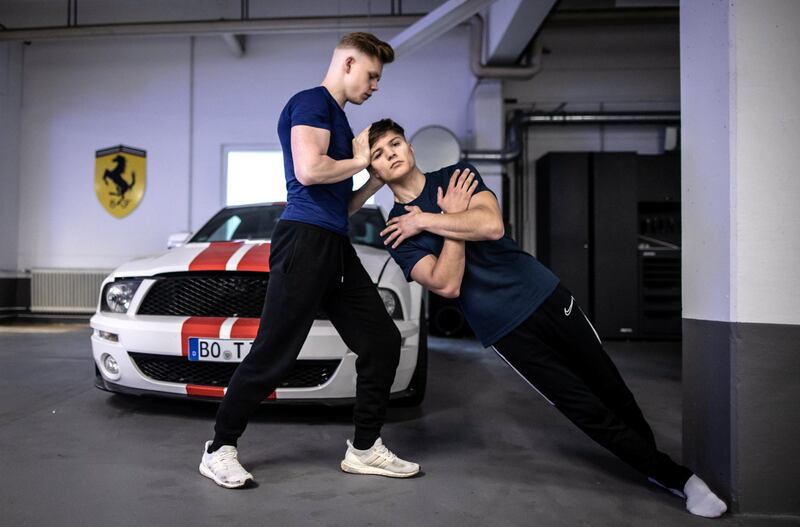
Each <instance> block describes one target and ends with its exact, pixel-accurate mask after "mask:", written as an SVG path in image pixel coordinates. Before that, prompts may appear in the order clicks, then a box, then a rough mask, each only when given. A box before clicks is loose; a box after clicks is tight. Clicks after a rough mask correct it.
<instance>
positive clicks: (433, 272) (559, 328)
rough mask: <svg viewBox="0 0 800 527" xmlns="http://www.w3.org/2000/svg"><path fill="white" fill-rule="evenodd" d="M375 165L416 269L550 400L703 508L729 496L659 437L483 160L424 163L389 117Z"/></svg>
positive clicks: (389, 230) (377, 132)
mask: <svg viewBox="0 0 800 527" xmlns="http://www.w3.org/2000/svg"><path fill="white" fill-rule="evenodd" d="M369 143H370V148H371V158H370V160H371V168H370V171H371V172H372V174H373V175H374V176H375V177H378V178H379V179H381V180H383V181H384V182H385V183H386V184H388V185H389V187H390V188H391V189H392V192H393V193H394V196H395V200H396V203H395V205H394V208H393V209H392V211H391V213H390V214H389V218H390V219H389V221H388V223H387V227H386V229H385V230H384V231H383V232H381V235H382V236H386V238H385V243H386V244H387V245H388V246H389V250H390V252H391V253H392V257H393V258H394V259H395V261H396V262H397V263H398V264H399V265H400V267H401V268H402V269H403V271H404V273H405V275H406V278H407V279H408V280H409V281H411V280H415V281H417V282H419V283H420V284H422V285H423V286H425V287H427V288H428V289H429V290H431V291H433V292H435V293H438V294H440V295H443V296H445V297H450V298H458V302H459V305H460V307H461V308H462V310H463V312H464V316H465V317H466V319H467V321H468V322H469V323H470V326H472V328H473V329H474V330H475V333H476V335H477V336H478V338H479V339H480V341H481V343H482V344H483V345H484V346H491V347H492V348H493V349H494V350H495V352H497V354H498V355H500V357H501V358H502V359H503V360H505V361H506V362H507V363H508V364H509V365H510V366H511V367H512V368H514V370H515V371H516V372H517V373H519V374H520V375H521V376H522V377H523V378H524V379H525V380H526V381H528V383H529V384H530V385H531V386H532V387H533V388H534V389H536V390H537V391H538V392H539V393H540V394H541V395H542V396H543V397H544V398H545V400H547V402H548V403H550V404H551V405H553V406H555V407H556V409H558V410H559V411H560V412H561V413H563V414H564V415H565V416H566V417H567V418H568V419H569V420H570V421H572V422H573V423H574V424H575V425H577V426H578V427H579V428H580V429H581V430H583V431H584V432H585V433H586V434H587V435H588V436H589V437H591V438H592V439H594V440H595V441H596V442H597V443H599V444H600V445H602V446H603V447H605V448H607V449H608V450H610V451H611V452H612V453H614V454H615V455H617V456H618V457H619V458H620V459H622V460H623V461H625V462H626V463H628V464H629V465H631V466H632V467H634V468H635V469H637V470H638V471H639V472H641V473H642V474H644V475H645V476H646V477H648V478H650V480H651V481H653V482H655V483H657V484H658V485H660V486H662V487H665V488H666V489H668V490H669V491H671V492H672V493H673V494H676V495H678V496H681V497H683V498H685V499H686V509H687V510H688V511H689V512H691V513H692V514H696V515H699V516H705V517H709V518H715V517H718V516H721V515H722V514H723V513H724V512H725V511H726V510H727V507H726V505H725V503H724V502H722V500H720V499H719V498H718V497H717V496H716V495H715V494H714V493H713V492H712V491H711V490H710V489H709V488H708V486H707V485H706V484H705V483H704V482H703V480H701V479H700V478H699V477H698V476H696V475H695V474H693V473H692V471H691V470H689V469H688V468H686V467H684V466H681V465H679V464H677V463H675V462H674V461H673V460H672V459H670V458H669V456H667V455H666V454H664V453H663V452H660V451H659V450H658V449H657V447H656V441H655V437H654V435H653V431H652V430H651V428H650V425H649V424H648V423H647V421H646V420H645V418H644V415H643V414H642V411H641V410H640V409H639V406H638V405H637V404H636V401H635V399H634V398H633V394H631V392H630V390H629V389H628V387H627V386H626V385H625V382H624V381H623V380H622V377H621V376H620V374H619V372H618V371H617V369H616V367H615V366H614V363H613V362H612V361H611V359H610V358H609V356H608V355H607V354H606V352H605V351H604V350H603V345H602V343H601V342H600V338H599V337H598V336H597V333H596V332H595V330H594V328H593V327H592V325H591V323H590V322H589V320H588V319H587V318H586V316H585V315H584V314H583V311H581V308H580V307H579V306H578V305H577V303H576V302H575V299H574V298H573V297H572V294H571V293H570V292H569V291H568V290H567V289H566V288H564V287H563V286H562V285H561V284H560V283H559V279H558V278H557V277H556V276H555V275H554V274H553V273H552V272H550V270H549V269H547V268H546V267H545V266H543V265H542V264H541V263H539V262H538V261H537V260H536V259H535V258H534V257H533V256H531V255H530V254H528V253H526V252H524V251H523V250H522V249H520V248H519V247H518V246H517V244H516V243H515V242H514V241H513V240H512V239H511V238H510V237H508V236H506V235H505V233H504V229H503V220H502V216H501V214H500V207H499V205H498V203H497V199H496V198H495V196H494V194H493V193H492V192H491V191H490V190H489V189H488V188H487V187H486V186H485V185H484V184H483V182H482V181H481V178H480V175H479V174H478V173H477V171H476V170H475V168H474V167H472V166H471V165H467V164H465V163H460V164H457V165H453V166H450V167H445V168H442V169H440V170H437V171H434V172H430V173H428V174H423V173H422V172H421V171H420V170H419V169H418V168H417V167H416V163H415V160H414V150H413V148H412V147H411V145H409V144H408V143H407V142H406V140H405V134H404V131H403V129H402V128H401V127H400V126H399V125H398V124H397V123H395V122H394V121H391V120H389V119H384V120H382V121H378V122H376V123H373V124H372V126H371V127H370V130H369Z"/></svg>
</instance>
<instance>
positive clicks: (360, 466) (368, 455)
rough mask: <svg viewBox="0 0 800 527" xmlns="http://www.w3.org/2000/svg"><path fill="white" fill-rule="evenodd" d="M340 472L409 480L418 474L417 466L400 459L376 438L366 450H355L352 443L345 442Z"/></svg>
mask: <svg viewBox="0 0 800 527" xmlns="http://www.w3.org/2000/svg"><path fill="white" fill-rule="evenodd" d="M342 470H344V471H345V472H349V473H350V474H374V475H376V476H387V477H390V478H410V477H411V476H414V475H416V474H417V473H418V472H419V465H417V464H416V463H412V462H410V461H405V460H403V459H400V458H399V457H397V456H396V455H395V454H394V453H393V452H392V451H391V450H389V449H388V448H386V446H385V445H384V444H383V442H382V441H381V438H378V439H376V440H375V444H374V445H372V447H370V448H369V449H368V450H356V449H355V448H354V447H353V443H351V442H350V441H347V452H345V454H344V459H343V460H342Z"/></svg>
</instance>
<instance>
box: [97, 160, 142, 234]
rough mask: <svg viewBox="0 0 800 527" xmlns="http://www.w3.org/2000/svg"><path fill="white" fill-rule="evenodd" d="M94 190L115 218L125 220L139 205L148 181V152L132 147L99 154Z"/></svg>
mask: <svg viewBox="0 0 800 527" xmlns="http://www.w3.org/2000/svg"><path fill="white" fill-rule="evenodd" d="M94 156H95V163H94V191H95V193H96V194H97V199H99V200H100V204H101V205H103V208H104V209H106V210H107V211H108V212H109V213H110V214H111V215H112V216H115V217H117V218H124V217H125V216H127V215H128V214H130V213H131V212H133V209H135V208H136V206H137V205H139V202H141V201H142V196H144V186H145V182H146V181H147V178H146V170H147V162H146V161H147V160H146V156H147V153H146V152H145V151H144V150H139V149H137V148H131V147H129V146H122V145H119V146H114V147H111V148H104V149H102V150H98V151H96V152H95V155H94Z"/></svg>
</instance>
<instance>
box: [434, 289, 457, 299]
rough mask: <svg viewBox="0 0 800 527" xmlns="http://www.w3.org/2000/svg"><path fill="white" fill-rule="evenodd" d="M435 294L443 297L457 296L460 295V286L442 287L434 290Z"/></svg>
mask: <svg viewBox="0 0 800 527" xmlns="http://www.w3.org/2000/svg"><path fill="white" fill-rule="evenodd" d="M436 294H437V295H439V296H441V297H444V298H458V297H459V296H461V288H460V287H444V288H442V289H439V290H438V291H436Z"/></svg>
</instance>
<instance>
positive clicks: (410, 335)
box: [91, 312, 419, 403]
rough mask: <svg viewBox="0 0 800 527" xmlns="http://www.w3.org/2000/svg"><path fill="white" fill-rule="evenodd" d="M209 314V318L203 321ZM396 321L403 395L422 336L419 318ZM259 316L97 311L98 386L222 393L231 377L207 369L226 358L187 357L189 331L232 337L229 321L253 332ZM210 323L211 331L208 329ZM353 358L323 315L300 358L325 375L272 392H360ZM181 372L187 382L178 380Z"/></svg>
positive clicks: (288, 396)
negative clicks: (211, 360)
mask: <svg viewBox="0 0 800 527" xmlns="http://www.w3.org/2000/svg"><path fill="white" fill-rule="evenodd" d="M204 322H208V323H207V324H205V325H204ZM396 323H397V326H398V329H399V330H400V334H401V336H402V337H403V340H402V342H403V344H402V348H401V354H400V364H399V366H398V368H397V372H396V375H395V379H394V383H393V384H392V394H393V395H394V396H397V395H401V394H402V393H403V392H404V391H405V390H406V389H408V387H409V383H410V381H411V377H412V375H413V373H414V368H415V366H416V362H417V352H418V344H419V326H418V324H416V323H414V322H406V321H396ZM257 324H258V320H257V319H237V318H227V319H198V318H191V317H171V316H129V315H123V314H116V313H105V312H100V313H97V314H95V315H94V316H93V317H92V319H91V327H92V328H93V329H94V332H93V334H92V337H91V342H92V354H93V356H94V360H95V364H96V365H97V369H98V371H99V376H98V379H97V386H98V387H100V388H103V389H106V390H110V391H117V392H124V393H139V394H158V395H164V396H175V397H189V398H200V399H217V400H218V399H220V398H222V397H223V395H224V393H225V385H226V384H227V381H225V380H224V379H223V380H220V379H219V378H214V379H213V380H212V381H211V383H209V382H207V380H208V379H210V378H212V377H214V375H210V376H209V375H208V371H209V370H211V369H213V368H215V367H218V366H219V365H220V363H208V362H196V361H189V359H188V357H187V353H186V350H187V347H188V339H189V338H190V337H193V336H194V337H208V338H223V339H226V338H232V337H231V328H234V327H239V328H240V327H242V326H249V327H250V333H249V334H248V336H249V339H252V337H254V336H255V327H256V326H257ZM198 328H200V330H199V333H198ZM204 330H208V331H209V332H206V333H203V331H204ZM114 336H116V340H114V339H115V337H114ZM236 338H242V333H241V332H239V334H238V336H237V337H236ZM106 356H110V357H112V358H113V360H114V361H115V362H116V364H117V368H118V372H117V373H113V372H111V371H109V369H108V368H106V366H105V365H104V360H105V358H106ZM355 360H356V355H355V354H354V353H353V352H352V351H350V350H349V349H348V348H347V346H346V345H345V344H344V342H343V341H342V339H341V337H340V336H339V334H338V333H337V332H336V330H335V328H334V327H333V326H332V324H331V323H330V322H329V321H327V320H317V321H315V322H314V324H313V326H312V327H311V331H310V332H309V335H308V337H307V339H306V342H305V344H304V345H303V348H302V349H301V351H300V355H299V356H298V361H297V365H298V368H300V369H302V368H304V367H308V366H307V365H310V364H314V365H315V366H314V367H316V368H318V369H317V370H314V372H311V376H312V377H314V378H322V379H325V380H324V382H322V384H318V385H316V382H313V381H312V382H310V383H309V382H307V381H306V382H303V383H300V384H302V385H303V387H279V388H278V389H276V390H275V392H274V393H273V394H272V395H270V396H269V398H268V400H275V399H277V400H282V401H287V402H289V401H298V402H300V401H306V402H311V401H324V402H333V403H335V402H348V401H351V400H353V399H354V398H355V390H356V370H355ZM304 361H314V362H313V363H310V362H304ZM228 364H230V363H228ZM228 368H229V369H230V368H232V366H228ZM320 368H321V369H320ZM223 369H224V367H223ZM323 370H324V373H323V374H322V375H320V374H319V372H320V371H323ZM217 371H218V370H217ZM223 377H225V374H223ZM290 378H291V376H290ZM165 379H167V380H165ZM193 379H194V381H193ZM197 379H200V381H197ZM203 379H205V381H204V380H203ZM181 380H186V381H188V382H180V381H181ZM287 382H288V380H287ZM309 384H311V385H309Z"/></svg>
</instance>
